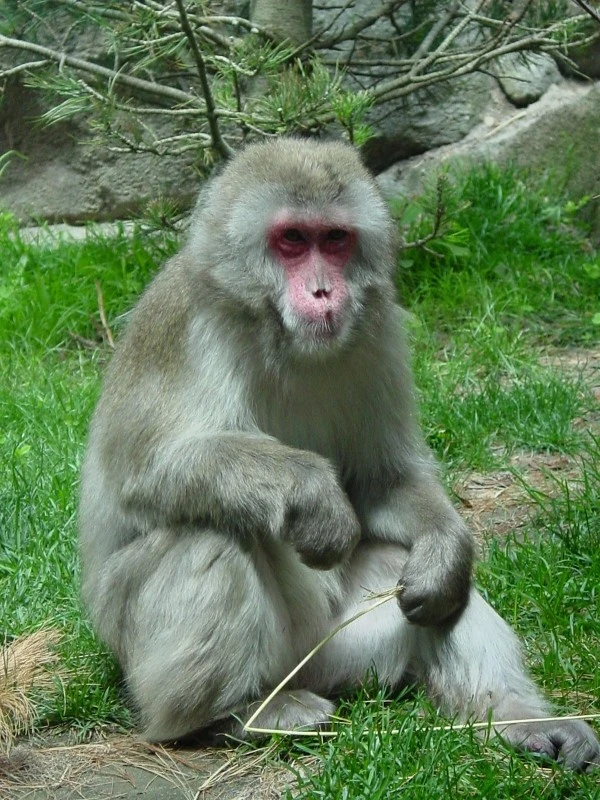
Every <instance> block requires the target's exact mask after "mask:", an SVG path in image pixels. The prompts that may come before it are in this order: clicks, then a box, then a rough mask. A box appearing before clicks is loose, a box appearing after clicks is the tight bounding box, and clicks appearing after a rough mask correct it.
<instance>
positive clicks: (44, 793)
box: [0, 347, 600, 800]
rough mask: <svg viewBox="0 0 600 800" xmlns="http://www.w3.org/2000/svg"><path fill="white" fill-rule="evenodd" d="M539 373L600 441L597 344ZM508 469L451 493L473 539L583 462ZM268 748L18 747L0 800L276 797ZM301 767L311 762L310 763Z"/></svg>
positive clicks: (517, 514)
mask: <svg viewBox="0 0 600 800" xmlns="http://www.w3.org/2000/svg"><path fill="white" fill-rule="evenodd" d="M541 361H542V363H543V364H545V365H546V366H550V367H553V368H555V369H556V370H557V371H562V372H564V373H565V374H567V375H570V376H574V375H579V376H581V378H582V379H583V381H584V383H585V385H586V386H587V388H588V389H589V391H590V392H591V396H592V398H594V399H595V400H596V401H597V403H592V408H591V409H590V411H589V412H588V413H587V414H586V416H585V418H582V419H580V420H577V421H576V423H575V424H576V425H577V426H578V427H580V428H581V429H582V430H589V431H590V432H591V433H594V434H595V435H600V347H597V348H594V349H585V350H584V349H568V350H556V351H553V352H548V353H546V354H545V355H544V356H543V357H542V359H541ZM509 467H510V468H509V469H504V470H499V471H496V472H490V473H487V474H482V473H478V472H471V473H468V474H465V475H462V476H460V477H459V478H458V479H457V480H456V481H455V483H454V487H453V488H454V491H455V493H456V495H457V497H458V498H459V500H460V502H461V504H462V513H463V514H464V516H465V517H466V518H467V519H468V520H469V522H470V524H471V525H472V527H473V529H474V530H475V532H476V534H478V535H479V536H480V537H482V538H483V537H484V536H485V537H486V538H487V537H490V536H502V535H505V534H506V533H508V532H509V531H511V530H514V529H515V528H519V527H522V526H523V525H525V524H526V523H527V521H528V520H529V518H530V515H531V513H532V498H531V494H530V491H528V490H527V489H526V488H525V487H526V486H528V487H532V488H533V489H534V490H537V491H539V492H542V493H545V494H547V495H549V496H554V495H556V494H557V493H558V492H559V491H560V490H561V485H564V484H565V483H566V484H567V485H568V486H569V487H570V488H572V489H573V491H577V486H578V482H579V478H580V470H581V467H580V461H578V460H577V459H572V458H569V457H567V456H564V455H556V454H540V453H526V452H519V453H515V454H513V455H512V456H511V458H510V462H509ZM271 752H272V750H271V748H270V747H266V748H264V749H259V750H253V751H249V750H244V749H243V748H240V749H237V750H234V749H219V750H216V749H199V750H185V749H174V748H164V747H161V746H155V745H149V744H147V743H145V742H142V741H140V740H138V739H136V737H135V736H123V735H120V736H112V737H110V736H109V737H108V738H104V739H98V740H96V741H92V742H90V743H86V744H73V743H69V742H68V741H65V740H64V738H63V739H60V738H56V737H49V738H45V739H31V740H28V741H23V742H21V743H19V744H18V745H17V746H16V747H14V748H13V749H12V750H11V751H10V754H9V755H8V756H7V755H2V754H0V798H2V800H81V799H82V798H84V800H107V799H108V798H111V799H112V800H117V798H119V799H121V800H133V798H135V797H139V796H142V795H143V796H144V797H146V798H148V799H149V800H152V799H153V798H155V800H274V799H275V798H279V797H281V795H282V794H283V792H284V791H285V789H286V788H287V787H288V786H291V785H292V784H293V777H292V775H291V773H290V772H289V771H288V770H286V769H285V768H283V767H281V768H278V767H276V766H273V761H272V759H270V758H269V756H270V754H271ZM306 766H307V768H310V764H308V763H307V765H306Z"/></svg>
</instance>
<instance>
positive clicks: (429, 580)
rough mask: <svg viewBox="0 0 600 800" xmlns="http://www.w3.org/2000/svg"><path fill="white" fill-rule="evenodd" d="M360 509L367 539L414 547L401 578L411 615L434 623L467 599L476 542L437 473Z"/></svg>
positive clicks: (403, 598)
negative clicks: (436, 476) (438, 480)
mask: <svg viewBox="0 0 600 800" xmlns="http://www.w3.org/2000/svg"><path fill="white" fill-rule="evenodd" d="M357 507H358V509H359V519H360V520H361V522H362V525H363V536H364V537H366V538H371V539H374V540H378V541H387V542H397V543H398V544H401V545H403V546H404V547H406V548H407V549H408V550H409V551H410V556H409V558H408V561H407V562H406V567H405V569H404V572H403V574H402V575H399V576H398V577H399V583H400V584H401V585H402V586H403V587H404V590H403V592H402V595H401V597H400V607H401V608H402V611H403V612H404V614H405V615H406V617H407V619H408V620H409V621H410V622H414V623H416V624H418V625H436V624H439V623H442V622H444V621H446V620H449V619H450V618H451V617H453V616H454V615H456V614H457V613H458V612H459V611H460V610H461V609H462V608H463V607H464V606H465V604H466V602H467V600H468V596H469V588H470V585H471V575H472V566H473V556H474V543H473V538H472V536H471V534H470V532H469V530H468V529H467V527H466V525H465V524H464V522H463V521H462V520H461V518H460V517H459V515H458V514H457V513H456V511H455V510H454V508H453V507H452V504H451V503H450V500H449V499H448V497H447V496H446V494H445V492H444V490H443V489H442V487H441V486H440V485H439V483H438V482H437V479H436V478H435V477H434V475H425V476H423V477H420V476H419V477H406V478H404V479H403V480H402V481H398V482H397V483H396V485H395V486H393V487H392V488H390V489H388V490H387V491H386V492H384V493H381V492H374V493H373V495H371V496H370V497H367V498H366V499H365V500H362V501H359V503H358V504H357Z"/></svg>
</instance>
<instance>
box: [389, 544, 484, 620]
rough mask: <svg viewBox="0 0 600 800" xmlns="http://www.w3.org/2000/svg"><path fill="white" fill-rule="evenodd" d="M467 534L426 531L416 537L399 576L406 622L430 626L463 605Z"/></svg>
mask: <svg viewBox="0 0 600 800" xmlns="http://www.w3.org/2000/svg"><path fill="white" fill-rule="evenodd" d="M472 566H473V543H472V540H471V537H470V535H468V534H467V533H466V532H465V534H464V535H463V534H462V532H461V534H460V535H459V534H456V533H454V532H453V533H451V534H449V535H448V536H444V535H443V534H441V533H435V534H425V535H423V536H421V537H420V538H419V539H417V540H416V541H415V542H414V544H413V545H412V548H411V550H410V555H409V557H408V560H407V562H406V565H405V567H404V570H403V573H402V575H401V576H400V580H399V582H398V584H399V585H400V586H402V587H403V591H402V593H401V595H400V598H399V603H400V608H401V609H402V611H403V613H404V615H405V616H406V618H407V620H408V621H409V622H412V623H414V624H415V625H423V626H432V625H440V624H443V623H445V622H449V621H450V620H451V619H452V618H453V617H456V616H457V615H458V614H459V613H460V612H461V611H462V609H463V608H464V607H465V606H466V604H467V601H468V599H469V591H470V587H471V572H472Z"/></svg>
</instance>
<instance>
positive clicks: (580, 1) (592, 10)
mask: <svg viewBox="0 0 600 800" xmlns="http://www.w3.org/2000/svg"><path fill="white" fill-rule="evenodd" d="M573 2H574V3H575V4H576V5H578V6H579V8H582V9H583V10H584V11H585V12H586V14H589V15H590V17H592V18H593V19H595V20H596V22H600V14H599V13H598V12H597V11H596V9H595V8H592V6H591V5H590V4H589V3H587V2H586V0H573Z"/></svg>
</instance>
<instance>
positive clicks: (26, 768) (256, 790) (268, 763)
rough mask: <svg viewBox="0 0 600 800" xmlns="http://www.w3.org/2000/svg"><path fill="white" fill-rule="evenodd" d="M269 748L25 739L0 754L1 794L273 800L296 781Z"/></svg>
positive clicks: (62, 798) (58, 798)
mask: <svg viewBox="0 0 600 800" xmlns="http://www.w3.org/2000/svg"><path fill="white" fill-rule="evenodd" d="M273 749H274V748H273V746H272V745H271V746H267V747H265V748H262V749H260V748H257V749H253V750H249V749H244V748H239V749H237V750H234V749H225V748H221V749H214V748H203V749H198V750H185V749H175V748H173V749H171V748H167V747H162V746H160V745H151V744H148V743H147V742H143V741H140V740H139V739H136V738H135V737H134V736H114V737H111V738H107V739H103V740H99V741H95V742H90V743H87V744H64V743H61V742H60V740H55V741H52V740H48V739H46V740H44V741H43V742H42V741H30V742H27V743H25V744H22V745H19V746H18V747H15V748H14V749H13V750H12V751H11V753H10V756H8V757H6V756H0V798H3V800H4V798H6V800H9V799H10V800H13V798H14V800H76V798H77V800H81V798H89V799H90V800H92V799H93V800H108V798H113V800H114V799H116V798H122V799H123V800H126V799H131V800H132V798H134V797H139V796H142V795H143V796H144V797H145V798H149V800H201V798H202V800H204V799H206V800H275V798H279V797H281V795H282V794H283V792H284V791H285V789H286V788H287V787H288V786H291V785H292V783H293V781H294V778H293V775H292V774H291V772H290V771H289V770H287V769H285V767H279V768H278V767H276V766H273V762H272V759H271V756H272V755H273Z"/></svg>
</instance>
